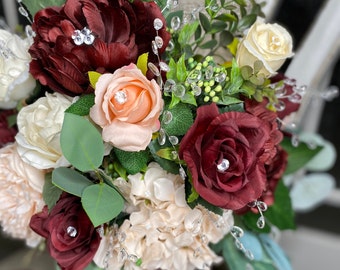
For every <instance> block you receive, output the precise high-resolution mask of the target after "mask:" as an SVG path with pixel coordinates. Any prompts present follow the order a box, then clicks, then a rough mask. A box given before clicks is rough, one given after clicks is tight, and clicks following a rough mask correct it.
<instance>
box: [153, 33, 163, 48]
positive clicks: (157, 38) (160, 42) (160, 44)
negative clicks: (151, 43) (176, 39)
mask: <svg viewBox="0 0 340 270" xmlns="http://www.w3.org/2000/svg"><path fill="white" fill-rule="evenodd" d="M155 42H156V45H157V47H158V49H160V48H162V47H163V45H164V42H163V39H162V38H161V37H160V36H156V37H155Z"/></svg>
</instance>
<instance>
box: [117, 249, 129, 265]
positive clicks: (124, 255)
mask: <svg viewBox="0 0 340 270" xmlns="http://www.w3.org/2000/svg"><path fill="white" fill-rule="evenodd" d="M128 256H129V255H128V253H127V252H126V250H125V249H124V248H122V249H121V250H120V251H119V258H120V260H121V261H122V262H125V261H126V260H127V259H128Z"/></svg>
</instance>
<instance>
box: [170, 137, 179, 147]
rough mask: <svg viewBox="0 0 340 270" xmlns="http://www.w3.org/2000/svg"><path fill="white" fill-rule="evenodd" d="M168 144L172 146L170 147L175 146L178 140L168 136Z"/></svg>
mask: <svg viewBox="0 0 340 270" xmlns="http://www.w3.org/2000/svg"><path fill="white" fill-rule="evenodd" d="M169 142H170V143H171V144H172V145H177V144H178V142H179V140H178V138H177V137H176V136H169Z"/></svg>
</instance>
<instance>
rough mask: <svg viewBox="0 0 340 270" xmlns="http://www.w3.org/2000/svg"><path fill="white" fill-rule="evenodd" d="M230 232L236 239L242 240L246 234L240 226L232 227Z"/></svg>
mask: <svg viewBox="0 0 340 270" xmlns="http://www.w3.org/2000/svg"><path fill="white" fill-rule="evenodd" d="M230 232H231V234H232V235H233V236H234V237H236V238H240V237H242V236H243V234H244V232H243V230H242V229H241V228H240V227H238V226H234V227H232V228H231V231H230Z"/></svg>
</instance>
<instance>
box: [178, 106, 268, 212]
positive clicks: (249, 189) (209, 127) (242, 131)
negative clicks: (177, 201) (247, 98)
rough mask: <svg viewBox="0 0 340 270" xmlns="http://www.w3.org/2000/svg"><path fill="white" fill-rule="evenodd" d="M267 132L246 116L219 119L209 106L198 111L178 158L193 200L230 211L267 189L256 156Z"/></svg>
mask: <svg viewBox="0 0 340 270" xmlns="http://www.w3.org/2000/svg"><path fill="white" fill-rule="evenodd" d="M270 131H271V130H270V126H269V124H268V122H266V121H263V120H261V119H260V118H259V117H256V116H254V115H251V114H249V113H242V112H226V113H222V114H220V113H219V111H218V107H217V105H216V104H214V103H213V104H211V105H206V106H202V107H200V108H198V110H197V116H196V120H195V122H194V124H193V126H192V127H191V128H190V129H189V131H188V132H187V134H186V135H185V136H184V138H183V139H182V141H181V145H180V150H179V155H180V157H181V158H182V159H184V161H185V162H186V164H187V166H188V169H189V171H190V174H191V176H192V182H193V186H194V188H195V189H196V191H197V192H198V193H199V195H200V196H201V197H202V198H203V199H205V200H206V201H208V202H209V203H211V204H213V205H216V206H219V207H223V208H226V209H232V210H237V209H240V208H242V207H244V206H246V205H247V204H248V203H249V202H251V201H254V200H256V199H258V198H259V197H260V196H261V194H262V192H263V191H264V190H265V188H266V183H267V178H266V171H265V165H264V161H263V158H262V156H263V154H264V153H265V152H266V151H267V149H266V147H267V145H266V142H267V141H268V140H269V138H270Z"/></svg>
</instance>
